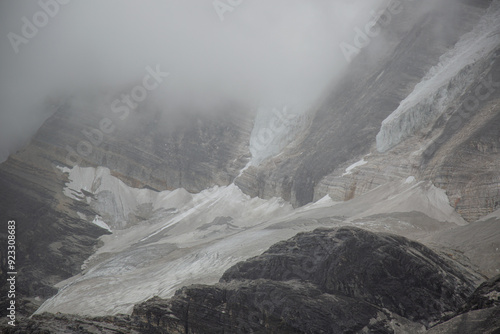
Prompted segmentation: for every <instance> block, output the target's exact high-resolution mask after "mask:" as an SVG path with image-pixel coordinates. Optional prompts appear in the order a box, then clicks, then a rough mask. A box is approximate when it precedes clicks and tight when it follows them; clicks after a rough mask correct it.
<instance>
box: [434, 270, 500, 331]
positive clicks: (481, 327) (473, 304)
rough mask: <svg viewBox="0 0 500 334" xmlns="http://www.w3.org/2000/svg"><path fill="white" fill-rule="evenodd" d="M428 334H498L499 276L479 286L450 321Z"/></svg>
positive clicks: (499, 321)
mask: <svg viewBox="0 0 500 334" xmlns="http://www.w3.org/2000/svg"><path fill="white" fill-rule="evenodd" d="M429 333H430V334H444V333H456V334H468V333H484V334H498V333H500V275H499V276H496V277H494V278H492V279H490V280H488V281H486V282H484V283H483V284H481V285H480V286H479V287H478V288H477V289H476V291H474V293H473V294H472V296H470V297H469V299H468V300H467V302H466V303H465V304H464V305H463V306H462V307H461V308H460V309H459V310H458V312H457V313H456V314H455V316H454V317H453V318H452V319H450V320H449V321H446V322H444V323H442V324H439V325H437V326H435V327H433V328H431V329H430V330H429Z"/></svg>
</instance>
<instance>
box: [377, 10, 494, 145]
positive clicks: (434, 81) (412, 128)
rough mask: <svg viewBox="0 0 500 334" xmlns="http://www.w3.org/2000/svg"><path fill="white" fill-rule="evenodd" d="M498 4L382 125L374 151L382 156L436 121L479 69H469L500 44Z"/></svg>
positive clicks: (426, 76)
mask: <svg viewBox="0 0 500 334" xmlns="http://www.w3.org/2000/svg"><path fill="white" fill-rule="evenodd" d="M499 17H500V2H498V1H495V2H493V3H492V5H491V6H490V8H489V10H488V12H487V13H486V14H485V15H484V16H483V17H482V18H481V20H480V21H479V23H478V24H477V25H476V26H475V27H474V29H473V30H472V31H471V32H469V33H467V34H465V35H464V36H462V38H461V39H460V40H459V41H458V43H457V44H456V45H455V47H454V48H453V49H452V50H450V51H449V52H447V53H445V54H444V55H443V56H441V58H440V61H439V64H437V65H436V66H434V67H432V68H431V69H430V70H429V72H428V73H427V74H426V75H425V77H424V78H423V80H422V81H421V82H420V83H418V84H417V85H416V86H415V88H414V90H413V91H412V92H411V93H410V95H408V96H407V97H406V99H404V100H403V101H402V102H401V103H400V105H399V107H398V108H397V109H396V110H395V111H394V112H393V113H392V114H390V115H389V116H388V117H387V118H386V119H385V120H384V121H383V122H382V126H381V128H380V131H379V133H378V134H377V150H378V151H379V152H385V151H387V150H389V149H390V148H392V147H394V146H396V145H397V144H399V143H400V142H402V141H403V140H405V139H406V138H408V137H410V136H411V135H412V134H414V133H415V132H416V131H418V130H420V129H422V128H424V127H426V126H427V125H429V124H431V123H432V122H433V121H434V120H436V119H437V118H438V117H439V116H440V115H441V114H442V113H443V112H444V111H446V109H447V107H448V106H449V105H450V103H451V102H452V101H454V100H455V99H456V98H457V97H458V96H459V95H460V94H462V93H463V92H464V91H465V90H466V89H467V87H468V86H469V84H470V83H471V81H472V80H471V78H473V77H475V76H477V74H478V73H476V72H477V71H480V70H481V69H479V68H477V66H470V65H471V64H473V63H475V62H477V61H478V60H479V59H482V58H484V57H485V56H487V55H488V54H489V53H490V52H491V51H492V50H494V48H496V47H498V45H499V44H500V20H499V19H498V18H499Z"/></svg>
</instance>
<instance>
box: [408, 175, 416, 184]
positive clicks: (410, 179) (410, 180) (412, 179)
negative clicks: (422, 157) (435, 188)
mask: <svg viewBox="0 0 500 334" xmlns="http://www.w3.org/2000/svg"><path fill="white" fill-rule="evenodd" d="M415 181H416V180H415V176H408V178H406V180H405V184H410V183H413V182H415Z"/></svg>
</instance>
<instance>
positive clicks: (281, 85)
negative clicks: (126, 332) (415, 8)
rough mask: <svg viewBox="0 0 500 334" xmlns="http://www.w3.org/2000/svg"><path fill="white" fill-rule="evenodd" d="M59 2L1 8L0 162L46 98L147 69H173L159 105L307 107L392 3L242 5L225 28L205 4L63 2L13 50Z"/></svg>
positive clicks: (29, 129) (117, 81)
mask: <svg viewBox="0 0 500 334" xmlns="http://www.w3.org/2000/svg"><path fill="white" fill-rule="evenodd" d="M54 1H56V0H39V1H27V0H24V1H7V0H2V1H1V2H0V36H1V39H0V161H2V160H4V159H5V158H6V154H7V152H11V151H12V150H13V149H18V148H19V147H20V146H21V145H22V144H23V143H26V142H27V140H29V138H30V137H31V136H32V135H33V134H34V133H35V132H36V129H37V128H38V127H39V126H40V124H41V122H42V121H43V120H44V119H45V118H46V117H47V114H46V113H44V112H43V111H44V110H43V109H44V107H43V106H44V101H46V99H47V98H48V97H57V96H61V95H64V94H67V93H74V92H79V91H84V90H86V89H89V88H93V89H95V88H110V89H117V88H118V89H119V88H120V87H122V86H124V85H127V84H131V83H133V82H137V80H140V79H141V78H142V77H143V76H144V75H145V73H146V71H145V68H146V66H151V67H153V68H154V67H156V65H160V67H161V69H162V70H163V71H166V72H169V73H170V77H169V78H168V79H167V80H168V84H166V85H162V86H161V89H159V90H157V91H154V94H153V95H154V99H155V103H157V104H158V105H159V106H160V108H162V107H165V108H167V107H166V106H167V105H168V106H169V108H174V109H175V107H176V106H181V105H183V104H184V103H188V102H189V103H192V101H195V102H196V103H195V108H199V109H200V110H201V111H203V109H207V110H210V106H211V105H214V104H216V103H218V102H220V101H224V100H233V101H238V102H240V103H244V104H245V103H246V104H248V105H249V106H250V105H253V106H255V105H259V104H267V105H273V104H276V105H283V104H289V105H293V104H299V105H307V104H308V103H310V102H311V101H314V99H315V98H316V97H317V96H318V95H319V94H321V93H322V91H323V90H324V89H325V86H326V85H327V84H328V83H331V82H332V81H333V80H335V78H338V77H339V76H340V74H341V73H342V71H343V70H345V68H346V67H347V64H348V63H347V62H346V60H345V58H344V56H343V54H342V52H341V50H340V48H339V44H340V43H341V42H342V41H347V42H351V41H352V39H353V36H354V32H353V28H354V27H355V26H361V25H362V24H363V23H364V22H366V21H368V20H370V18H371V15H372V14H371V10H372V9H373V8H374V7H375V6H377V5H380V4H381V3H385V2H387V1H386V0H377V1H366V0H354V1H352V0H350V1H348V0H307V1H306V0H302V1H299V0H243V1H241V4H239V5H237V6H234V7H231V9H232V10H231V11H229V10H228V11H226V12H224V14H223V17H224V20H223V21H222V20H221V19H220V15H219V14H218V13H217V11H216V9H215V8H214V5H213V1H212V0H106V1H104V0H72V1H69V0H65V1H67V2H69V3H68V4H64V5H63V4H60V5H59V8H57V9H55V7H50V8H51V9H50V10H53V11H54V13H52V14H53V17H51V16H49V15H46V16H47V17H48V21H47V22H46V24H44V25H43V26H41V27H39V28H38V31H37V32H36V33H34V34H33V35H34V36H33V37H30V38H26V39H25V40H24V42H26V43H24V42H23V43H18V45H17V47H18V52H17V53H16V52H15V51H14V48H13V47H12V45H13V43H12V41H11V40H9V33H14V34H16V35H17V36H21V37H23V36H24V35H23V26H24V25H25V22H24V21H23V17H25V18H26V19H27V20H28V21H30V23H34V20H35V19H38V20H41V21H39V22H41V23H44V22H43V19H44V16H43V14H42V15H40V14H39V15H38V16H37V13H39V12H41V11H44V10H43V9H42V7H41V5H40V4H41V3H44V4H49V3H53V2H54ZM59 1H61V2H64V1H63V0H59ZM222 2H223V3H226V4H227V3H228V2H230V1H228V0H222ZM237 2H238V1H235V0H233V3H237ZM34 16H35V17H34ZM12 36H13V35H12V34H11V35H10V37H11V39H12ZM23 38H24V37H23ZM16 41H18V39H16Z"/></svg>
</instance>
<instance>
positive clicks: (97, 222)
mask: <svg viewBox="0 0 500 334" xmlns="http://www.w3.org/2000/svg"><path fill="white" fill-rule="evenodd" d="M92 223H93V224H95V225H97V226H99V227H101V228H103V229H105V230H108V231H109V232H113V231H111V229H110V228H109V226H108V224H106V223H105V222H103V221H102V219H101V217H100V216H95V218H94V220H93V221H92Z"/></svg>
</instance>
